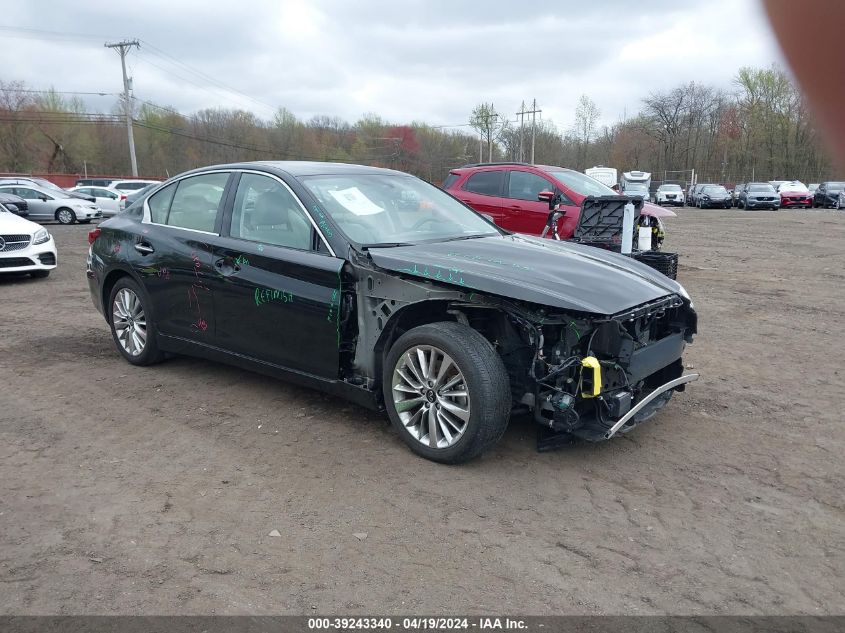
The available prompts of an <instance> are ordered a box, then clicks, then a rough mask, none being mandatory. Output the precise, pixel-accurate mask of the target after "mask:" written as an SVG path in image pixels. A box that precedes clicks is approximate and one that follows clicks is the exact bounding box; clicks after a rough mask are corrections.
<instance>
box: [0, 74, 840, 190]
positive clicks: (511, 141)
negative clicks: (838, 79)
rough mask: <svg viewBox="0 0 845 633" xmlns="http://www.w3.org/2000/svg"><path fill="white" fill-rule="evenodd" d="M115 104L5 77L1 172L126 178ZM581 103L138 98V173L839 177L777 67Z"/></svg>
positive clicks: (0, 106) (0, 99) (0, 84)
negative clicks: (347, 165) (245, 168)
mask: <svg viewBox="0 0 845 633" xmlns="http://www.w3.org/2000/svg"><path fill="white" fill-rule="evenodd" d="M121 114H122V106H121V105H120V104H115V106H114V109H113V111H112V112H111V113H108V114H103V113H91V112H87V111H86V108H85V105H84V103H83V102H82V101H81V100H79V99H77V98H72V99H67V98H64V97H63V96H62V95H61V94H59V93H57V92H56V91H52V90H51V91H46V92H38V91H32V90H28V89H27V87H26V85H25V84H23V83H22V82H19V81H1V80H0V172H7V173H30V172H48V173H82V172H83V170H85V169H87V172H88V173H89V174H102V175H123V174H126V173H128V172H129V159H128V151H127V139H126V128H125V125H124V123H123V120H122V118H121ZM600 116H601V112H600V111H599V109H598V108H597V107H596V105H595V103H593V101H592V100H591V99H590V98H589V96H587V95H583V96H582V97H581V99H580V100H579V103H578V106H577V107H576V109H575V111H574V112H573V119H572V123H571V125H570V127H568V128H567V129H563V130H561V129H559V128H558V127H556V126H555V125H554V124H552V123H551V122H549V121H544V120H541V119H538V120H537V122H536V125H535V126H534V128H533V134H532V129H531V125H530V123H527V122H526V123H525V124H524V125H522V126H519V125H517V124H515V123H514V122H512V121H508V120H507V117H505V116H503V115H499V114H498V113H497V112H496V111H495V109H494V107H493V104H492V103H490V104H487V103H482V104H480V105H479V106H477V107H476V108H475V109H474V110H473V112H472V113H470V114H469V116H468V123H467V126H466V127H465V128H462V129H461V130H455V129H451V130H450V129H442V128H437V127H433V126H431V125H428V124H426V123H424V122H418V121H412V122H410V123H408V122H400V123H394V122H388V121H385V120H383V119H382V118H381V117H380V116H379V115H378V114H367V115H364V116H363V117H361V118H360V119H359V120H358V121H355V122H354V123H349V122H347V121H344V120H343V119H341V118H338V117H332V116H315V117H312V118H311V119H309V120H307V121H304V120H301V119H300V118H298V117H297V116H296V115H295V114H294V113H293V112H290V111H289V110H287V109H285V108H280V109H279V110H278V111H277V112H276V114H275V116H274V117H273V118H272V120H263V119H261V118H259V117H257V116H255V115H254V114H253V113H251V112H248V111H245V110H238V109H222V108H209V109H204V110H200V111H198V112H194V113H192V114H183V113H179V112H177V111H176V110H175V109H173V108H170V107H166V106H161V105H156V104H152V103H148V102H142V101H136V102H134V103H133V121H134V124H133V125H134V131H135V145H136V152H137V156H138V164H139V171H140V173H141V174H142V175H144V176H148V177H158V178H165V177H167V176H170V175H174V174H177V173H179V172H182V171H185V170H187V169H191V168H194V167H199V166H203V165H209V164H214V163H223V162H234V161H248V160H320V161H344V162H354V163H364V164H370V165H378V166H384V167H391V168H394V169H400V170H402V171H408V172H411V173H413V174H416V175H418V176H420V177H422V178H425V179H426V180H430V181H433V182H439V181H440V180H442V179H443V178H444V177H445V175H446V174H447V173H448V171H449V169H451V168H453V167H457V166H460V165H463V164H465V163H468V162H475V161H478V160H479V156H480V155H481V156H483V160H490V159H491V157H492V160H528V158H529V156H530V153H529V147H530V144H531V142H532V136H533V144H534V156H535V162H536V163H538V164H550V165H561V166H564V167H571V168H573V169H578V170H579V171H583V170H584V169H585V168H587V167H591V166H593V165H597V164H603V165H607V166H612V167H616V168H618V169H620V170H631V169H642V170H645V171H651V172H652V173H653V174H654V175H655V176H654V177H655V179H658V180H659V179H662V177H663V174H664V172H665V173H666V174H667V177H668V178H669V179H672V178H673V175H674V177H675V178H676V179H679V180H683V179H684V176H683V172H685V171H686V172H688V170H692V169H695V170H696V172H697V174H698V180H699V181H705V180H707V181H713V182H725V183H733V182H740V181H747V180H751V179H756V180H771V179H793V178H796V179H800V180H803V181H804V182H819V181H823V180H826V179H831V178H835V177H836V176H837V174H835V173H834V169H833V167H832V165H831V162H830V159H829V157H828V155H827V154H826V152H825V151H824V149H823V143H822V139H821V137H820V133H819V131H818V130H817V129H816V127H815V126H814V123H813V120H812V118H811V117H810V115H809V112H808V110H807V107H806V103H805V100H804V98H803V96H802V95H801V93H800V91H799V90H798V89H797V88H796V87H795V86H794V85H793V84H792V83H791V81H790V80H789V77H788V76H787V75H786V73H785V72H784V71H782V70H780V69H778V68H763V69H761V68H743V69H741V70H740V71H739V72H738V73H737V75H736V77H735V78H734V81H733V89H732V90H730V91H726V90H721V89H717V88H715V87H712V86H706V85H701V84H696V83H689V84H684V85H679V86H677V87H676V88H674V89H672V90H668V91H664V92H653V93H650V94H648V95H647V96H646V97H645V98H643V100H642V105H641V108H640V111H639V112H638V113H636V114H635V115H634V116H632V117H630V118H628V119H627V120H625V121H621V122H619V123H616V124H614V125H610V126H599V124H598V123H599V119H600Z"/></svg>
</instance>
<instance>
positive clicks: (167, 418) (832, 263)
mask: <svg viewBox="0 0 845 633" xmlns="http://www.w3.org/2000/svg"><path fill="white" fill-rule="evenodd" d="M50 230H51V231H52V232H53V234H54V235H55V236H56V238H57V240H58V246H59V259H60V267H59V268H58V269H57V270H56V271H55V272H54V273H53V275H52V276H51V277H50V278H49V279H47V280H30V279H28V278H17V279H3V280H0V613H2V614H93V613H101V614H107V613H122V614H189V613H190V614H211V613H217V614H247V613H249V614H274V613H285V614H288V613H289V614H311V613H335V612H341V613H387V614H390V613H405V614H407V613H423V614H444V615H445V614H455V613H466V612H469V613H483V612H492V611H495V612H499V613H502V612H508V613H515V614H558V613H567V614H647V613H648V614H652V613H672V614H690V613H695V614H705V613H706V614H711V613H716V614H786V613H806V614H830V613H842V612H843V611H845V579H843V573H845V545H844V544H845V520H843V519H845V514H844V513H843V510H845V495H843V480H844V479H845V478H844V477H843V455H845V428H843V426H844V425H843V417H845V416H843V403H844V402H843V401H845V362H843V357H845V345H843V342H842V326H843V323H845V289H844V288H843V279H845V213H841V212H839V213H837V212H832V211H831V212H811V211H799V212H744V211H698V210H693V209H682V210H681V211H680V212H679V218H678V219H676V220H673V221H671V222H670V225H669V237H668V241H667V248H668V249H669V250H677V251H678V252H680V253H681V254H682V268H681V271H680V274H679V279H680V281H681V282H682V283H684V284H685V285H686V287H687V289H688V290H689V291H690V293H691V294H692V296H693V298H694V300H695V303H696V307H697V309H698V311H699V315H700V333H699V337H698V340H697V341H696V343H695V345H693V346H692V347H691V348H690V349H689V351H688V355H687V357H686V362H687V364H688V365H692V366H694V367H695V370H696V371H700V372H701V374H702V379H701V380H700V381H699V382H697V383H693V384H692V385H691V386H690V388H689V389H688V390H687V392H686V393H685V394H679V395H678V396H676V397H675V398H674V399H673V401H672V402H671V403H670V405H669V406H668V407H667V408H666V409H665V410H664V411H663V412H662V413H661V414H660V415H659V416H658V417H657V418H655V419H654V420H653V421H651V422H650V423H648V424H646V425H644V426H641V427H640V428H639V429H638V430H636V431H635V432H633V433H631V434H628V435H626V436H624V437H621V438H619V439H617V440H615V441H612V442H608V443H605V444H601V445H590V444H577V445H574V446H571V447H567V448H565V449H562V450H559V451H557V452H554V453H544V454H538V453H536V452H535V447H534V441H535V440H534V428H533V427H532V425H531V423H530V422H528V421H524V420H515V421H513V422H512V423H511V426H510V428H509V430H508V432H507V434H506V436H505V438H504V439H503V441H502V442H501V444H500V445H498V447H497V448H496V449H495V450H493V451H492V452H490V453H488V454H486V455H485V456H484V457H483V458H482V459H480V460H477V461H475V462H473V463H471V464H469V465H464V466H460V467H445V466H440V465H436V464H433V463H429V462H426V461H424V460H422V459H418V458H416V457H414V456H413V455H412V454H411V453H410V452H409V451H408V450H407V449H406V448H405V446H404V445H403V444H402V443H401V441H400V440H399V438H398V436H397V435H395V434H394V433H393V432H392V431H391V430H390V428H389V427H388V425H387V423H386V418H382V417H380V416H378V415H376V414H373V413H370V412H368V411H365V410H363V409H360V408H358V407H356V406H353V405H349V404H347V403H345V402H343V401H340V400H337V399H334V398H331V397H327V396H323V395H321V394H319V393H316V392H313V391H309V390H307V389H302V388H298V387H293V386H290V385H287V384H285V383H282V382H278V381H275V380H271V379H269V378H265V377H262V376H258V375H254V374H251V373H248V372H244V371H240V370H237V369H233V368H230V367H226V366H222V365H215V364H212V363H209V362H205V361H198V360H192V359H187V358H177V359H173V360H170V361H168V362H165V363H164V364H162V365H159V366H156V367H151V368H136V367H132V366H130V365H129V364H127V363H125V362H124V361H123V360H122V359H121V358H120V357H119V356H118V354H117V352H116V351H115V350H114V349H113V346H112V341H111V338H110V336H109V333H108V330H107V328H106V324H105V323H104V321H103V319H102V317H101V316H100V315H99V314H98V313H97V312H96V311H95V310H94V308H93V306H92V304H91V301H90V299H89V297H88V290H87V284H86V280H85V273H84V259H85V253H86V251H87V242H86V239H85V236H86V233H87V231H88V227H85V226H72V227H64V226H52V227H51V228H50ZM272 530H278V532H279V534H280V536H278V537H272V536H269V533H270V532H271V531H272Z"/></svg>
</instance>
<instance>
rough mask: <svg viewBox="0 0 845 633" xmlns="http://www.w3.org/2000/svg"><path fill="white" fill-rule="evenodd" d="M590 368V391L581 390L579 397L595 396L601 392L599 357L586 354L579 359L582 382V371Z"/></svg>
mask: <svg viewBox="0 0 845 633" xmlns="http://www.w3.org/2000/svg"><path fill="white" fill-rule="evenodd" d="M589 370H592V372H593V388H592V390H591V391H582V392H581V397H583V398H595V397H596V396H598V395H599V394H601V365H600V364H599V359H598V358H596V357H595V356H587V357H586V358H584V359H583V360H582V361H581V380H582V382H583V379H584V372H585V371H589Z"/></svg>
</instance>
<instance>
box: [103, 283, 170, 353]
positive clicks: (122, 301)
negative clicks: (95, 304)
mask: <svg viewBox="0 0 845 633" xmlns="http://www.w3.org/2000/svg"><path fill="white" fill-rule="evenodd" d="M108 305H109V313H108V315H109V325H110V326H111V334H112V338H113V339H114V344H115V346H116V347H117V351H118V352H120V354H121V356H123V358H125V359H126V360H127V361H129V362H130V363H132V364H133V365H141V366H143V365H152V364H154V363H157V362H159V361H161V360H162V359H163V358H164V354H163V353H162V352H161V351H159V349H158V340H157V338H156V333H155V326H154V324H153V322H152V318H151V315H150V311H149V301H148V299H147V296H146V293H145V292H144V291H143V290H142V289H141V287H140V286H139V285H138V283H137V282H136V281H135V280H134V279H132V278H130V277H122V278H121V279H119V280H118V281H117V283H116V284H115V285H114V288H112V291H111V294H110V296H109V304H108Z"/></svg>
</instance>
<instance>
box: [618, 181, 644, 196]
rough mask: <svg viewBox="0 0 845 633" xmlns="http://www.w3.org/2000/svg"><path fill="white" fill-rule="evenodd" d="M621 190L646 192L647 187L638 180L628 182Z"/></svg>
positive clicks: (637, 192)
mask: <svg viewBox="0 0 845 633" xmlns="http://www.w3.org/2000/svg"><path fill="white" fill-rule="evenodd" d="M623 191H624V192H625V193H634V194H639V193H648V187H646V186H645V185H644V184H642V183H640V182H629V183H628V184H627V185H625V189H623Z"/></svg>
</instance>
